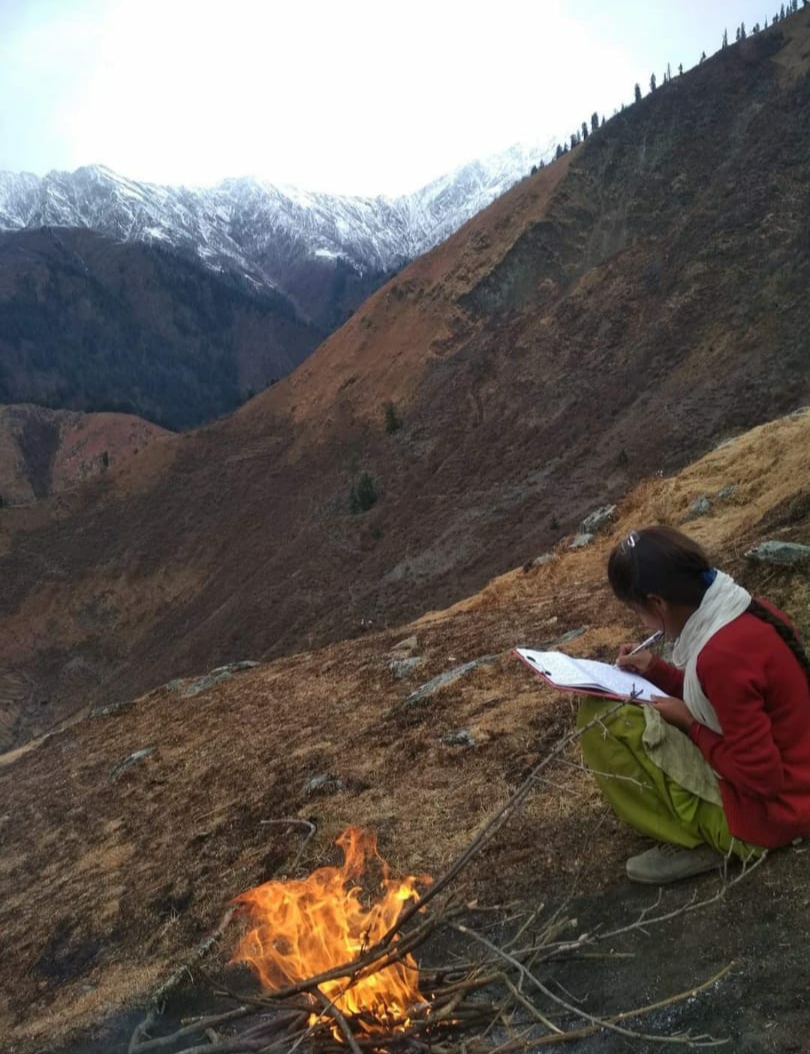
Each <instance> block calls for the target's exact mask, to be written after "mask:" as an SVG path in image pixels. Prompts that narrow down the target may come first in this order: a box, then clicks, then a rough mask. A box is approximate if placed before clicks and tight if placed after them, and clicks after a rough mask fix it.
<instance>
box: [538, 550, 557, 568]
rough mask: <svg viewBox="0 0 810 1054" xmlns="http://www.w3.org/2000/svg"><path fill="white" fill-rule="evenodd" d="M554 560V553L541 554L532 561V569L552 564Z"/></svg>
mask: <svg viewBox="0 0 810 1054" xmlns="http://www.w3.org/2000/svg"><path fill="white" fill-rule="evenodd" d="M556 559H557V557H556V556H555V554H554V553H542V554H541V555H540V556H536V557H535V558H534V560H532V567H545V565H546V564H553V563H554V561H555V560H556Z"/></svg>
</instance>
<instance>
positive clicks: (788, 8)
mask: <svg viewBox="0 0 810 1054" xmlns="http://www.w3.org/2000/svg"><path fill="white" fill-rule="evenodd" d="M809 3H810V0H802V7H807V5H808V4H809ZM798 10H799V0H788V3H786V4H784V3H783V4H782V5H781V6H780V7H779V10H778V11H775V12H774V14H773V17H772V18H771V20H770V22H769V21H768V16H767V15H766V16H765V18H764V20H763V23H762V25H761V26H760V24H759V22H755V23H754V25H753V26H752V27H751V30H750V35H754V34H756V33H760V32H761V31H762V30H764V29H767V28H768V26H769V25H776V24H777V23H778V22H781V21H782V20H783V19H785V18H787V17H788V16H789V15H792V14H795V12H796V11H798ZM748 36H749V31H748V30H746V28H745V22H741V23H740V24H739V26H737V29H736V34H735V39H736V42H737V43H739V42H740V41H742V40H746V39H747V37H748ZM728 46H729V42H728V29H724V30H723V39H722V42H721V45H720V50H721V51H723V50H725V49H726V48H727V47H728ZM705 61H706V52H705V51H704V52H702V53H701V56H700V60H699V63H698V65H701V64H702V63H704V62H705ZM678 76H679V77H682V76H683V63H682V62H680V63H678ZM671 80H672V67H671V65H670V63H669V62H668V63H667V68H666V70H665V71H664V73H663V76H662V80H661V86H662V87H663V85H665V84H669V82H670V81H671ZM658 87H659V85H658V78H657V77H656V75H655V73H652V74H651V75H650V94H651V95H652V93H653V92H655V91H657V90H658ZM633 98H634V101H635V102H637V103H639V102H641V100H642V91H641V85H639V84H638V83H636V85H635V87H634V91H633ZM624 109H625V105H624V103H622V106H621V110H622V111H623V110H624ZM619 112H620V111H618V110H614V111H613V115H614V117H615V116H616V114H617V113H619ZM604 125H605V117H604V114H603V115H602V117H601V119H600V118H599V115H598V113H597V112H596V111H594V112H593V114H592V115H591V120H590V124H589V123H588V122H587V121H583V122H582V124H581V126H580V127H579V128H578V129H577V130H576V131H574V132H572V133H571V136H570V139H569V140H568V141H566V142H562V143H557V149H556V150H555V152H554V158H553V160H554V161H558V160H559V159H560V158H561V157H563V156H564V155H565V154H567V153H568V151H569V149H570V150H573V149H574V148H575V147H577V146H579V145H580V143H583V142H585V140H586V139H587V138H588V137H589V136H590V135H592V134H593V133H594V132H596V131H598V130H599V129H600V128H603V127H604ZM545 164H546V163H545V161H540V162H539V164H537V165H533V166H532V169H531V175H534V174H535V172H537V171H538V170H539V169H541V168H545Z"/></svg>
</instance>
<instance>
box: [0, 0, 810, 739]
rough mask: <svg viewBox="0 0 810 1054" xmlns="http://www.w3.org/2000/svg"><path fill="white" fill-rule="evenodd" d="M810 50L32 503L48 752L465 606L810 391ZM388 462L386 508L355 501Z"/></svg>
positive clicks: (619, 124) (803, 47) (694, 110)
mask: <svg viewBox="0 0 810 1054" xmlns="http://www.w3.org/2000/svg"><path fill="white" fill-rule="evenodd" d="M808 48H810V11H808V10H802V11H800V12H799V13H798V14H796V15H794V16H793V17H792V18H790V19H788V20H786V21H785V22H780V23H779V24H778V25H777V26H774V27H773V28H771V29H769V30H768V31H767V32H764V33H759V34H757V35H756V36H754V37H751V38H749V39H748V40H746V41H744V42H743V43H742V44H741V45H739V46H735V47H730V48H728V49H726V50H725V51H723V52H721V53H719V54H718V55H717V56H715V57H714V58H713V59H712V60H710V61H708V62H705V63H703V64H702V65H701V66H699V67H698V68H696V69H695V70H692V71H691V72H690V73H688V74H687V75H685V76H683V77H681V78H677V79H675V80H673V81H672V82H671V83H669V84H667V85H665V86H664V87H663V88H661V89H659V90H658V91H656V92H655V93H654V95H652V96H650V97H648V98H646V99H644V100H643V101H642V102H641V103H639V104H637V105H634V106H632V107H630V108H628V109H627V110H626V111H624V112H623V113H622V114H620V115H617V116H616V117H615V118H613V119H612V120H611V121H609V122H608V123H607V124H606V126H605V127H604V128H603V129H600V131H599V132H598V133H596V134H594V135H592V136H591V137H590V138H589V139H588V140H587V142H586V143H585V144H584V145H583V146H582V147H580V148H578V149H577V150H576V151H574V152H572V153H571V154H570V155H569V156H567V157H566V158H565V159H564V160H563V161H562V162H558V163H555V164H553V165H551V166H549V167H547V168H545V169H544V170H542V171H540V172H539V173H538V174H537V175H536V176H534V177H532V178H530V179H526V180H524V181H523V182H522V183H521V184H520V185H518V186H517V187H515V188H513V190H511V191H510V192H509V193H508V194H506V195H504V197H503V198H501V199H500V200H499V201H497V202H496V203H495V204H494V205H493V206H491V207H490V208H489V209H488V210H486V211H485V212H484V213H482V214H481V215H479V216H478V217H476V218H475V219H474V220H472V221H471V222H470V223H468V224H467V225H466V226H465V227H464V228H463V229H462V230H461V231H459V232H458V233H457V234H456V235H455V236H454V237H453V238H451V239H449V240H448V241H447V242H446V243H445V244H444V245H442V246H440V247H439V248H438V249H436V250H435V251H434V252H432V253H430V254H428V255H427V256H426V257H424V258H423V259H421V260H418V261H417V262H416V263H414V264H413V265H412V266H411V267H409V268H407V269H406V270H405V271H403V272H402V273H401V274H400V275H398V276H397V277H396V278H395V279H394V280H393V281H391V282H389V283H388V285H387V286H385V287H384V288H383V289H381V290H379V291H378V292H377V293H376V294H375V295H374V296H373V297H372V298H371V299H370V300H369V301H368V303H367V304H366V305H365V307H364V308H363V309H361V310H360V311H358V312H357V313H356V314H355V316H354V317H353V318H352V319H351V320H350V321H349V323H348V324H347V325H346V326H345V327H343V329H341V330H340V331H338V332H337V333H336V334H335V335H334V336H333V337H331V338H330V339H329V340H328V341H327V342H326V343H325V344H324V345H323V346H322V347H320V348H319V349H318V351H317V352H316V353H315V354H314V355H313V356H312V357H311V358H310V359H309V360H307V362H306V363H304V364H303V366H302V367H300V368H299V370H298V371H296V372H295V373H294V374H293V375H292V377H291V378H289V379H288V380H287V381H285V382H282V383H281V384H278V385H276V386H275V387H274V388H272V389H271V390H270V391H268V392H266V393H264V394H263V395H262V396H260V397H258V398H257V399H255V400H253V401H251V402H250V403H248V404H247V405H246V406H245V407H243V408H242V409H241V410H240V411H239V412H237V413H236V414H234V415H233V416H232V417H230V418H228V419H226V420H223V421H221V422H219V423H217V424H215V425H212V426H209V427H206V428H203V429H201V430H199V431H198V432H196V433H194V434H192V435H189V436H185V437H183V438H181V439H178V440H176V441H174V442H172V443H171V444H159V445H157V446H156V447H153V450H154V453H153V454H152V455H151V456H150V454H149V452H147V454H146V455H144V456H143V457H139V458H138V459H135V460H134V461H133V462H131V463H130V465H128V466H125V467H124V468H123V469H122V470H121V471H120V472H119V473H117V474H114V475H112V476H110V477H109V478H108V480H107V481H106V482H105V483H104V484H103V485H101V484H99V485H98V486H97V487H96V488H95V489H94V490H92V491H91V492H90V493H89V494H88V493H83V494H82V496H81V498H79V497H78V496H77V497H76V498H72V499H71V500H69V501H65V502H62V503H60V504H59V505H58V506H56V505H54V506H53V507H52V509H51V513H50V515H49V516H45V514H44V513H43V511H42V510H37V512H36V514H33V513H31V514H26V513H24V512H18V511H17V510H10V511H8V510H7V511H5V512H4V513H3V514H2V517H0V532H2V535H0V539H1V541H0V544H2V549H3V550H4V551H5V554H6V555H5V557H4V558H3V563H2V572H3V576H4V582H5V583H6V588H5V589H4V591H3V594H2V598H0V616H2V627H3V630H4V634H3V640H5V641H8V642H10V643H8V644H6V645H3V646H2V647H3V650H2V653H0V663H2V664H3V668H4V670H5V672H6V673H7V674H9V675H14V676H18V675H22V674H23V673H24V674H25V675H26V676H27V677H30V678H31V679H32V681H33V682H34V683H35V686H36V687H35V689H34V692H33V693H32V700H33V699H34V698H36V699H38V702H40V703H41V702H42V700H49V704H48V705H47V706H45V707H42V706H39V705H34V702H32V704H31V708H30V709H29V710H26V711H25V712H24V713H23V714H22V715H21V718H20V725H19V729H20V731H19V733H18V736H19V739H20V741H22V739H23V738H24V736H25V735H26V729H27V730H28V731H29V732H30V731H32V730H35V729H41V728H42V727H43V723H44V722H47V721H55V720H58V719H60V718H61V717H63V716H64V715H65V714H66V713H67V712H69V711H70V710H71V708H74V707H76V706H79V705H86V704H88V703H91V702H110V701H114V700H115V699H117V698H120V697H128V696H131V695H133V694H137V693H139V692H142V691H144V690H146V689H148V688H150V687H152V686H154V685H155V684H158V683H161V682H162V681H165V680H168V679H169V678H170V677H172V676H175V675H181V674H188V673H191V672H193V671H195V670H199V669H201V668H205V667H208V666H211V665H215V664H217V663H220V662H227V661H230V660H238V659H243V658H265V657H269V656H273V655H279V654H283V653H288V652H292V651H300V650H301V649H302V648H310V647H313V646H316V645H318V644H320V643H323V642H324V641H328V640H334V639H337V638H339V637H341V636H346V635H351V634H353V633H356V632H359V628H360V626H361V624H362V625H366V624H367V622H368V620H369V619H371V620H372V621H373V623H374V625H375V626H380V625H386V624H388V623H389V622H391V623H396V622H399V621H401V620H403V619H408V618H412V617H414V616H416V615H418V614H419V613H421V612H423V611H425V610H426V609H428V608H431V607H443V606H446V605H447V604H449V603H451V602H452V601H454V600H457V599H459V598H461V597H463V596H466V595H468V594H469V593H471V592H475V591H476V590H477V589H478V588H480V586H481V585H482V584H483V583H484V582H485V581H487V580H488V579H489V578H491V577H493V576H494V575H496V574H498V573H500V572H502V571H504V570H505V569H507V568H508V567H512V566H516V565H519V564H522V563H523V562H525V561H526V560H527V559H530V558H532V557H534V556H536V555H537V554H538V553H539V552H541V551H542V550H543V549H545V548H547V547H548V546H549V545H552V544H555V543H556V542H557V541H558V540H559V539H560V537H561V536H564V535H565V534H567V533H568V532H570V531H572V530H574V529H575V528H576V525H577V523H578V521H579V519H580V518H581V516H582V515H583V514H584V513H587V512H588V511H589V510H590V509H591V508H593V507H594V506H595V505H600V504H602V503H604V502H605V501H607V500H609V499H611V498H613V497H616V496H618V495H620V494H622V493H624V492H625V491H626V489H627V487H628V486H629V485H630V484H631V483H632V482H633V481H635V480H638V479H640V478H642V477H645V476H650V475H652V474H654V473H656V472H663V473H670V472H672V471H674V470H675V469H676V468H677V467H679V466H681V465H683V464H685V463H687V462H688V461H689V460H690V459H691V458H693V457H695V456H697V455H698V454H700V453H702V452H704V451H705V450H707V449H709V448H711V447H712V446H713V445H715V444H716V443H717V442H718V441H720V440H722V439H724V438H726V437H729V436H731V435H734V434H736V433H738V432H739V431H740V430H742V429H745V428H747V427H750V426H752V425H754V424H756V423H758V422H761V421H763V420H766V419H769V418H771V417H774V416H777V415H779V414H781V413H784V412H787V411H790V410H792V409H794V408H795V407H797V406H799V405H802V404H804V403H806V402H810V315H808V312H807V307H806V290H807V288H808V287H809V286H810V248H809V246H810V242H809V241H808V239H807V237H806V232H807V230H808V227H810V162H809V161H808V159H809V158H810V78H809V77H808V75H807V72H806V70H805V69H804V67H803V66H802V62H803V61H804V60H803V59H802V58H801V56H802V55H804V53H805V52H806V51H807V50H808ZM388 401H392V402H393V403H394V404H395V414H396V416H397V418H398V419H399V420H400V421H401V422H402V427H401V428H400V429H399V430H397V431H393V432H390V433H389V432H387V431H386V430H385V427H384V412H385V410H384V408H385V404H386V403H387V402H388ZM158 447H159V449H158ZM363 471H367V472H369V473H370V474H371V475H372V476H373V477H374V478H375V480H376V486H377V490H378V493H379V500H378V501H377V503H376V505H375V506H374V507H373V508H372V509H371V510H370V511H368V512H366V513H364V514H357V515H353V514H352V512H351V511H350V507H349V497H350V491H351V488H352V486H353V485H354V484H356V483H357V482H358V480H359V478H360V475H361V473H362V472H363ZM43 554H47V561H46V563H45V565H44V566H45V568H46V570H43Z"/></svg>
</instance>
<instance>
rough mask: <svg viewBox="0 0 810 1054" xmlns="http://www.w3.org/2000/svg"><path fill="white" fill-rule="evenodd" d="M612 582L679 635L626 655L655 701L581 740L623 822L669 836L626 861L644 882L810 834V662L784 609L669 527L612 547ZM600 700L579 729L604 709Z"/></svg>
mask: <svg viewBox="0 0 810 1054" xmlns="http://www.w3.org/2000/svg"><path fill="white" fill-rule="evenodd" d="M608 579H609V581H610V585H611V587H612V589H613V592H614V593H615V594H616V596H617V597H618V598H619V600H621V601H623V602H624V603H625V604H627V605H628V606H629V607H630V608H632V610H633V611H634V612H635V613H636V614H638V615H639V617H640V618H641V620H642V622H643V623H644V624H645V625H646V626H648V627H649V628H650V629H655V630H662V631H663V633H664V634H665V635H666V636H667V637H669V638H670V639H672V640H674V641H675V645H674V650H673V654H672V658H673V662H674V665H669V664H668V663H666V662H664V661H662V660H661V659H660V658H658V657H656V656H655V655H653V653H652V652H651V651H649V650H646V649H645V650H642V651H639V652H637V653H636V654H634V655H632V656H630V655H629V654H628V653H629V652H630V651H631V650H632V645H629V644H626V645H624V646H623V647H622V648H621V650H620V653H619V657H618V659H617V665H619V666H621V667H623V668H624V669H626V670H631V671H635V672H637V673H640V674H641V675H642V676H644V677H646V678H647V679H648V680H650V681H652V683H653V684H655V685H656V686H657V687H659V688H660V689H661V691H662V693H663V695H662V696H660V697H656V700H655V702H653V703H652V704H645V705H641V706H639V705H627V706H623V707H622V708H621V709H620V710H619V711H618V712H616V713H614V714H612V715H610V716H608V717H606V718H605V719H604V720H603V721H600V722H598V723H597V724H595V725H594V726H593V727H592V728H589V729H588V730H587V731H586V732H585V733H584V735H583V737H582V748H583V753H584V756H585V760H586V762H587V764H588V766H589V767H590V768H591V769H592V770H593V771H594V775H595V777H596V779H597V781H598V783H599V785H600V786H601V788H602V790H603V791H604V793H605V795H606V797H607V799H608V801H609V802H610V804H611V805H612V806H613V808H614V809H615V811H616V813H617V814H618V815H619V817H620V818H621V819H623V820H624V821H625V822H627V823H629V824H630V825H631V826H632V827H635V828H636V829H637V830H638V831H641V832H642V833H643V834H646V835H649V836H650V837H652V838H655V839H656V840H657V842H658V843H659V844H658V845H656V846H655V847H653V848H652V849H649V850H647V852H644V853H641V854H640V855H638V856H634V857H631V859H630V860H628V862H627V874H628V876H629V877H630V878H631V879H633V880H635V881H637V882H650V883H656V884H657V883H662V882H673V881H676V880H678V879H681V878H687V877H689V876H691V875H696V874H699V873H700V872H702V871H708V870H711V869H712V868H715V867H718V866H720V865H721V864H722V862H723V858H724V857H726V856H729V855H731V854H734V855H737V856H739V857H741V858H743V859H746V858H749V857H751V856H755V855H759V854H760V853H761V852H762V850H763V849H764V848H774V847H776V846H783V845H788V844H789V843H791V842H793V841H795V840H796V839H798V838H801V837H808V836H810V663H808V659H807V656H806V655H805V653H804V651H803V650H802V647H801V644H800V642H799V639H798V637H797V635H796V632H795V630H794V629H793V627H792V625H791V624H790V622H789V621H788V619H787V618H786V616H785V615H783V614H782V613H781V612H780V611H778V610H777V609H776V608H774V607H773V606H772V605H770V604H768V603H766V602H765V601H760V600H753V599H752V598H751V595H750V594H749V593H748V592H746V590H745V589H743V588H742V587H741V586H739V585H737V584H736V582H734V580H733V579H732V578H730V577H729V576H728V575H726V574H723V572H722V571H717V570H715V569H714V568H713V567H712V566H711V564H710V562H709V560H708V558H707V556H706V554H705V552H704V551H703V549H702V548H701V547H700V546H699V545H698V544H697V543H696V542H694V541H693V540H692V539H691V538H689V537H687V536H686V535H685V534H682V533H681V532H680V531H676V530H674V529H672V528H669V527H647V528H645V529H643V530H639V531H633V532H632V533H631V534H630V535H628V536H627V538H625V539H624V541H622V542H621V543H620V544H619V545H618V546H616V548H615V549H614V550H613V552H612V553H611V554H610V559H609V562H608ZM604 705H605V704H604V700H601V701H600V700H597V699H588V700H586V701H585V703H583V705H582V707H581V708H580V713H579V718H578V723H579V725H580V727H582V726H583V725H585V724H587V723H588V722H590V721H592V720H593V718H594V717H596V716H597V715H598V713H599V711H600V709H603V708H604Z"/></svg>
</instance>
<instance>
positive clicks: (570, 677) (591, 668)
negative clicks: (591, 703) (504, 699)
mask: <svg viewBox="0 0 810 1054" xmlns="http://www.w3.org/2000/svg"><path fill="white" fill-rule="evenodd" d="M515 651H516V652H517V653H518V654H519V655H521V656H522V657H523V658H524V659H525V660H527V661H528V663H529V665H530V666H532V667H533V668H534V669H536V670H537V671H538V672H540V673H544V674H545V675H546V676H547V677H548V678H549V680H551V681H553V682H554V683H555V684H558V685H561V686H563V687H566V688H581V689H582V690H583V691H587V690H588V689H589V688H590V689H597V690H599V691H605V692H612V693H613V694H614V695H618V696H632V697H633V698H634V699H640V700H644V701H646V702H649V701H650V698H651V697H652V696H653V695H661V694H662V692H661V689H660V688H656V687H655V685H654V684H652V683H651V682H650V681H648V680H646V679H645V678H644V677H642V676H641V675H640V674H638V673H629V672H628V671H627V670H620V669H619V668H618V667H617V666H611V665H610V664H609V663H606V662H597V661H596V660H595V659H572V658H571V657H570V656H569V655H563V653H562V652H560V651H534V650H533V649H531V648H516V649H515Z"/></svg>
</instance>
